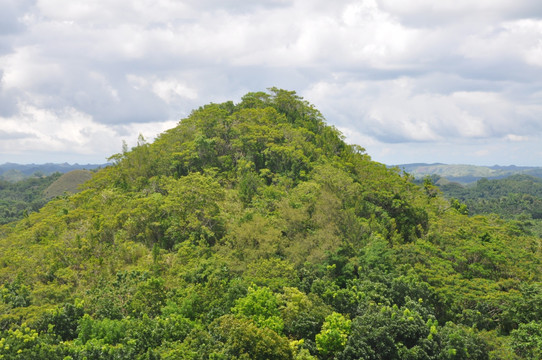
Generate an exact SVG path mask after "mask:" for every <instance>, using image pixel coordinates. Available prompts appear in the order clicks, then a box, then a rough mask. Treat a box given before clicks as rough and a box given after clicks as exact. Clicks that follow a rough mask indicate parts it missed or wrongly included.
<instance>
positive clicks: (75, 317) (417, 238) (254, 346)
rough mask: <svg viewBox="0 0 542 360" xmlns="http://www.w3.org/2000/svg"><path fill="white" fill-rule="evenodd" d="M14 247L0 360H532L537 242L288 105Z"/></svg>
mask: <svg viewBox="0 0 542 360" xmlns="http://www.w3.org/2000/svg"><path fill="white" fill-rule="evenodd" d="M112 161H114V163H115V164H114V165H113V166H111V167H108V168H105V169H103V170H101V171H99V172H98V173H96V174H95V175H94V177H93V179H92V180H91V181H90V182H89V183H88V184H87V186H86V189H85V190H84V191H82V192H80V193H78V194H75V195H73V196H71V197H63V198H58V199H56V200H53V201H51V202H50V203H49V204H48V205H47V206H45V207H44V208H43V209H42V210H41V211H40V212H39V213H35V214H31V215H30V216H29V217H28V218H26V219H23V220H21V221H19V222H17V223H14V224H10V225H7V226H4V227H2V228H0V231H1V233H0V247H1V249H2V252H1V253H0V281H1V284H2V285H1V286H0V359H62V358H64V359H85V358H86V359H344V360H347V359H520V358H524V359H532V358H536V357H537V356H538V357H540V354H541V352H542V350H541V341H540V335H541V333H542V324H541V321H542V310H541V309H542V306H541V305H542V283H541V282H540V276H541V275H540V274H541V263H540V259H541V251H542V246H541V241H540V239H539V238H536V237H532V236H528V235H527V234H526V233H525V232H524V231H523V230H522V229H521V228H519V227H517V226H516V225H514V224H513V223H507V222H505V221H504V220H501V219H500V218H498V217H484V216H475V217H468V216H466V215H464V214H462V211H460V210H461V208H460V207H458V206H454V204H453V203H450V202H449V201H447V200H445V199H444V198H442V197H441V196H440V195H439V194H438V192H436V191H434V189H433V188H432V187H433V186H432V185H431V184H426V186H425V187H424V186H418V185H415V184H414V183H413V182H412V181H411V179H410V178H409V177H408V176H403V175H401V174H399V172H398V171H396V170H390V169H387V168H386V167H385V166H384V165H382V164H378V163H375V162H373V161H371V159H370V158H369V156H367V155H366V154H365V153H364V150H363V149H362V148H360V147H358V146H350V145H347V144H345V143H344V141H343V139H342V137H341V135H340V134H339V132H338V131H337V130H336V129H334V128H333V127H330V126H327V125H326V124H325V122H324V119H323V118H322V116H321V114H320V113H319V112H318V111H317V110H316V109H315V108H314V107H313V106H311V105H310V104H308V103H307V102H305V101H303V100H302V99H301V98H299V97H298V96H297V95H296V94H295V93H294V92H289V91H284V90H279V89H275V88H273V89H271V90H270V92H269V93H263V92H262V93H249V94H247V95H246V96H244V97H243V99H242V101H241V102H240V103H238V104H234V103H232V102H226V103H222V104H210V105H207V106H204V107H202V108H200V109H197V110H195V111H194V112H193V113H192V114H191V115H190V116H189V117H188V118H186V119H184V120H182V121H181V122H180V123H179V125H178V126H177V127H175V128H173V129H171V130H169V131H167V132H165V133H163V134H162V135H161V136H160V137H159V138H158V139H157V140H156V141H155V142H154V143H152V144H147V143H146V142H145V141H144V139H142V138H141V139H140V141H139V144H138V146H137V147H135V148H133V149H132V150H130V151H128V149H125V151H123V153H121V154H117V155H115V156H113V157H112Z"/></svg>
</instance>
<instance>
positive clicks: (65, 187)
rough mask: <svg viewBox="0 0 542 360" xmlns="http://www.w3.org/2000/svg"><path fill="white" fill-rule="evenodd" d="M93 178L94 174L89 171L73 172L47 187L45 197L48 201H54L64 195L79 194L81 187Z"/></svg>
mask: <svg viewBox="0 0 542 360" xmlns="http://www.w3.org/2000/svg"><path fill="white" fill-rule="evenodd" d="M91 178H92V172H90V171H89V170H73V171H70V172H67V173H65V174H63V175H62V176H60V177H59V178H58V179H57V180H56V181H55V182H53V183H52V184H51V185H49V186H48V187H47V189H45V191H44V195H45V197H46V198H47V199H52V198H54V197H57V196H61V195H64V194H66V193H67V194H74V193H76V192H79V187H80V186H81V185H82V184H84V183H85V182H87V181H88V180H90V179H91Z"/></svg>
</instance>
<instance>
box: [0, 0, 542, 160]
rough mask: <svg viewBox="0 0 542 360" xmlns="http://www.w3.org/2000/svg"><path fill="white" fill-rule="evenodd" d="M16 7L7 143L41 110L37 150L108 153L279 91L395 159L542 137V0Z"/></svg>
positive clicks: (7, 79)
mask: <svg viewBox="0 0 542 360" xmlns="http://www.w3.org/2000/svg"><path fill="white" fill-rule="evenodd" d="M7 1H8V2H9V4H8V5H9V6H5V7H3V10H4V11H5V14H8V15H5V14H4V12H3V13H2V14H0V20H5V21H3V22H1V23H0V31H2V33H1V34H5V35H3V36H2V38H1V41H0V78H1V81H0V114H1V115H2V116H4V117H3V118H1V120H2V127H3V129H2V131H3V132H2V137H3V138H5V137H6V131H8V130H6V129H5V128H4V125H5V124H15V123H16V122H21V124H27V123H29V119H42V120H40V121H41V122H42V123H43V124H48V126H46V125H44V126H42V127H40V126H37V127H35V128H33V129H30V128H29V130H28V131H27V130H19V132H18V133H17V134H18V135H17V134H16V133H15V129H11V130H9V132H8V133H9V134H13V139H14V140H13V141H12V142H11V144H17V145H21V146H23V145H24V146H27V147H28V148H27V149H28V151H31V150H32V149H35V148H40V149H45V148H47V147H48V146H51V149H57V151H74V152H79V153H81V154H82V153H86V154H91V153H94V154H100V156H102V157H105V156H107V155H110V153H109V150H108V148H107V144H111V143H115V140H114V139H115V138H116V137H119V136H120V135H121V134H123V136H124V134H126V135H129V137H131V136H133V138H134V139H135V138H137V133H138V132H139V131H136V129H137V128H141V129H146V128H147V127H149V128H153V127H154V126H153V125H152V124H158V125H157V126H156V128H157V129H158V128H161V126H162V125H164V124H173V123H174V122H176V121H177V120H178V119H179V118H180V117H182V116H184V115H186V114H188V113H189V112H190V110H191V109H193V108H194V107H197V106H200V105H202V104H204V103H206V102H210V101H213V102H218V101H224V100H229V99H233V100H235V99H239V97H240V96H241V95H242V94H243V93H244V92H246V91H260V90H263V89H265V88H267V87H271V86H278V87H284V88H289V89H292V90H297V91H298V93H300V94H301V95H304V96H305V97H306V98H307V99H308V100H309V101H311V102H312V103H314V104H315V105H316V106H317V107H318V108H319V109H321V110H322V112H323V113H324V115H326V116H327V117H328V119H329V120H330V122H332V123H334V124H336V125H338V126H339V127H340V128H341V129H343V130H344V132H345V133H346V134H347V137H348V138H352V139H359V140H360V141H363V142H364V143H366V144H369V145H370V146H371V147H372V148H371V149H372V151H375V152H376V153H378V154H382V155H383V156H384V155H385V156H387V157H386V159H390V157H389V156H392V154H395V156H399V155H400V154H401V153H402V152H408V151H409V150H408V147H405V148H403V147H402V145H401V144H414V143H420V144H421V143H423V144H426V145H427V146H430V145H432V146H436V145H437V144H443V143H447V144H450V143H453V144H461V143H462V142H463V141H468V142H473V143H479V142H483V141H502V142H503V144H504V143H506V144H521V145H522V146H527V145H528V144H534V143H535V140H536V139H540V137H541V136H542V135H541V134H542V124H541V123H540V121H539V119H540V117H541V115H542V105H540V104H541V102H540V101H541V100H542V96H541V95H540V94H541V93H542V92H541V90H540V89H541V88H542V80H540V79H542V74H541V71H542V69H541V67H542V40H541V39H542V36H541V35H542V5H539V2H537V1H534V0H518V1H515V2H510V1H507V0H481V1H476V2H473V1H467V0H442V1H430V0H412V1H400V0H338V1H333V2H330V1H324V0H265V1H258V2H243V1H239V0H220V1H219V0H188V1H175V0H154V1H151V0H136V1H126V0H92V1H86V2H77V1H72V2H66V1H61V0H37V1H27V0H20V1H19V0H17V1H16V0H7ZM18 104H21V105H20V106H18ZM70 119H71V120H70ZM51 124H55V125H51ZM56 124H62V126H56ZM160 124H162V125H160ZM6 126H7V125H6ZM10 126H11V125H10ZM24 126H27V125H24ZM27 133H28V134H31V135H32V136H30V137H28V138H21V134H27ZM63 134H67V135H66V136H64V135H63ZM63 136H64V137H63ZM526 137H527V138H526ZM15 138H17V140H15ZM85 138H93V139H94V140H95V141H94V142H89V143H88V144H87V143H85V142H84V141H83V140H82V139H85ZM102 138H103V139H106V140H104V142H105V145H104V146H101V145H99V144H102V143H100V141H101V140H100V139H102ZM465 139H466V140H465ZM520 140H521V141H520ZM3 143H4V142H3ZM40 144H41V145H40ZM93 144H95V145H93ZM362 145H363V144H362ZM0 146H2V145H0ZM24 146H23V147H24ZM419 146H422V145H419ZM461 146H463V145H461ZM464 146H467V145H464ZM5 148H6V149H7V147H5ZM76 148H79V149H86V150H84V151H83V150H77V149H76ZM457 148H458V149H459V146H458V147H457ZM485 148H487V146H486V147H484V149H485ZM396 149H401V150H400V151H396ZM6 151H8V149H7V150H6ZM21 151H22V150H21ZM412 151H413V152H412V153H413V154H414V150H412ZM458 151H459V150H458ZM495 151H498V150H495ZM105 152H107V154H104V153H105ZM475 152H476V150H473V149H469V154H474V153H475ZM435 153H436V152H435ZM533 153H535V151H531V152H530V154H533ZM415 154H416V155H420V154H423V152H421V151H420V152H415ZM441 154H446V152H445V151H443V152H442V153H441ZM29 156H33V154H31V155H29ZM488 156H491V155H488ZM495 156H497V155H495Z"/></svg>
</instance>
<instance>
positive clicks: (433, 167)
mask: <svg viewBox="0 0 542 360" xmlns="http://www.w3.org/2000/svg"><path fill="white" fill-rule="evenodd" d="M392 167H397V168H399V169H401V170H403V171H404V172H407V173H409V174H411V175H413V176H414V177H415V178H423V177H425V176H431V175H438V176H439V177H443V178H446V179H448V180H449V181H452V182H459V183H462V184H468V183H473V182H475V181H477V180H479V179H481V178H487V179H502V178H505V177H508V176H511V175H516V174H521V175H530V176H534V177H539V178H542V167H534V166H533V167H531V166H515V165H511V166H499V165H494V166H476V165H463V164H457V165H448V164H441V163H434V164H424V163H413V164H400V165H393V166H392Z"/></svg>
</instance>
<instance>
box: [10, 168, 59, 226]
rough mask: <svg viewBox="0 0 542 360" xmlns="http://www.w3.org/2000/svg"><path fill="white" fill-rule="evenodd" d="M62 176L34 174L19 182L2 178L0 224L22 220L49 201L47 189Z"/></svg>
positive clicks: (57, 174) (56, 174)
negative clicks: (46, 194) (45, 192)
mask: <svg viewBox="0 0 542 360" xmlns="http://www.w3.org/2000/svg"><path fill="white" fill-rule="evenodd" d="M60 176H61V174H60V173H55V174H52V175H49V176H34V177H29V178H26V179H24V180H20V181H17V182H9V181H5V180H0V224H7V223H8V222H11V221H15V220H20V219H22V218H23V217H24V216H26V215H28V214H29V213H30V212H33V211H38V210H39V209H40V208H41V207H42V206H43V205H45V203H46V202H47V199H46V196H45V194H44V191H45V189H47V187H49V186H50V185H51V184H52V183H53V182H54V181H56V180H57V179H58V178H59V177H60Z"/></svg>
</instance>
